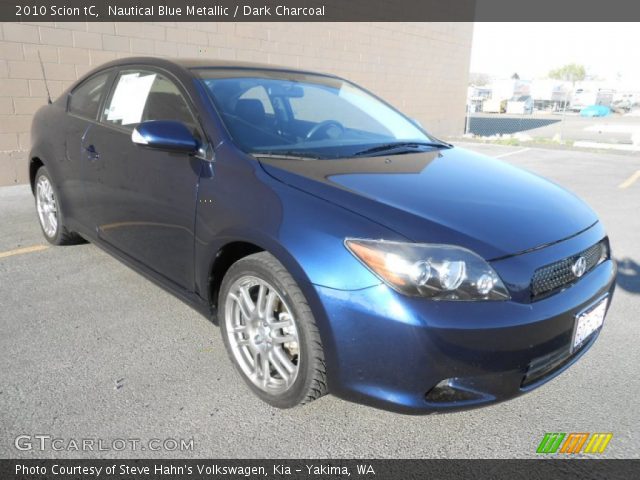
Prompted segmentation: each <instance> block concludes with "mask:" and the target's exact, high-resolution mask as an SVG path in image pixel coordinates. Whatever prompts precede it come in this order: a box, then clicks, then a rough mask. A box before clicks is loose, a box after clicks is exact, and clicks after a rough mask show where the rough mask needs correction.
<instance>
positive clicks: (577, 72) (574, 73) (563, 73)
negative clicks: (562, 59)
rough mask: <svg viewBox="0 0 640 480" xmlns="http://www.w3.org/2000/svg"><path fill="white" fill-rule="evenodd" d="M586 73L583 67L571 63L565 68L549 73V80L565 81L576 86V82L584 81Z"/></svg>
mask: <svg viewBox="0 0 640 480" xmlns="http://www.w3.org/2000/svg"><path fill="white" fill-rule="evenodd" d="M585 76H586V71H585V69H584V66H583V65H578V64H576V63H569V64H568V65H564V66H563V67H560V68H556V69H554V70H551V71H550V72H549V78H553V79H554V80H564V81H565V82H571V83H572V84H573V85H575V83H576V82H580V81H582V80H584V78H585Z"/></svg>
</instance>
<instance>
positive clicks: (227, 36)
mask: <svg viewBox="0 0 640 480" xmlns="http://www.w3.org/2000/svg"><path fill="white" fill-rule="evenodd" d="M472 30H473V27H472V24H468V23H214V22H209V23H181V22H177V23H172V22H168V23H128V22H123V23H117V22H116V23H113V22H104V23H90V22H89V23H87V22H77V23H76V22H72V23H57V22H56V23H1V24H0V185H12V184H16V183H26V182H27V181H28V179H27V168H26V164H27V163H26V162H27V156H28V151H29V148H30V140H29V130H30V126H31V119H32V116H33V114H34V112H35V111H36V110H37V109H38V108H39V107H40V106H41V105H44V104H45V103H46V90H45V84H44V80H43V75H42V70H41V67H40V64H39V62H38V52H40V56H41V57H42V61H43V64H44V70H45V74H46V77H47V81H48V85H49V89H50V91H51V95H52V97H53V98H54V99H55V97H57V96H59V95H60V94H61V93H62V92H63V90H65V89H66V88H67V87H68V86H69V85H71V84H72V83H73V82H74V81H75V80H76V79H77V78H79V77H81V76H82V75H84V74H85V73H86V72H88V71H89V70H91V69H93V68H94V67H96V66H98V65H100V64H102V63H104V62H107V61H109V60H113V59H115V58H120V57H127V56H139V55H150V56H162V57H205V58H218V59H227V60H239V61H249V62H260V63H268V64H275V65H285V66H291V67H297V68H303V69H309V70H316V71H320V72H328V73H334V74H337V75H340V76H344V77H346V78H348V79H350V80H352V81H355V82H356V83H358V84H360V85H362V86H364V87H365V88H367V89H369V90H371V91H373V92H374V93H375V94H377V95H379V96H381V97H382V98H384V99H385V100H387V101H389V102H390V103H391V104H393V105H395V106H396V107H398V108H399V109H401V110H402V111H404V112H405V113H407V114H408V115H410V116H412V117H414V118H416V119H418V120H420V122H421V123H422V124H423V125H424V126H425V127H426V128H427V129H428V130H429V131H431V132H432V133H434V134H435V135H438V136H443V137H446V136H449V135H454V134H459V133H461V132H462V130H463V128H464V112H465V98H466V87H467V80H468V71H469V60H470V54H471V39H472Z"/></svg>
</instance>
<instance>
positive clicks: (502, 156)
mask: <svg viewBox="0 0 640 480" xmlns="http://www.w3.org/2000/svg"><path fill="white" fill-rule="evenodd" d="M528 150H531V149H530V148H521V149H520V150H516V151H515V152H507V153H503V154H502V155H495V156H494V157H493V158H504V157H509V156H511V155H515V154H516V153H522V152H526V151H528Z"/></svg>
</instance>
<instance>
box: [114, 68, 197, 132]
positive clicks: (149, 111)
mask: <svg viewBox="0 0 640 480" xmlns="http://www.w3.org/2000/svg"><path fill="white" fill-rule="evenodd" d="M149 120H175V121H178V122H182V123H184V124H185V125H187V127H189V129H191V130H192V131H193V132H194V134H197V132H198V128H197V122H196V121H195V119H194V117H193V115H192V114H191V111H190V110H189V107H188V105H187V102H186V100H185V99H184V97H183V96H182V94H181V93H180V90H178V87H177V86H176V85H175V84H174V83H173V82H172V81H171V80H169V79H167V78H166V77H165V76H163V75H161V74H159V73H156V72H149V71H140V70H125V71H123V72H121V73H120V75H119V76H118V79H117V80H116V84H115V87H114V89H113V91H112V93H111V97H110V98H109V100H108V101H107V103H106V106H105V110H104V112H103V113H102V121H103V122H105V123H111V124H113V125H120V126H123V127H125V128H127V129H129V130H133V128H134V127H135V126H136V125H137V124H139V123H141V122H146V121H149Z"/></svg>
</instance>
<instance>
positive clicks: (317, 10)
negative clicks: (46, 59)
mask: <svg viewBox="0 0 640 480" xmlns="http://www.w3.org/2000/svg"><path fill="white" fill-rule="evenodd" d="M0 20H1V21H5V22H20V21H25V22H33V21H61V22H62V21H64V22H74V21H76V22H78V21H91V22H105V21H120V22H133V21H136V22H139V21H172V22H186V21H205V22H234V21H235V22H258V21H260V22H301V21H304V22H318V21H324V22H365V21H366V22H369V21H384V22H401V21H412V22H416V21H417V22H431V21H457V22H471V21H480V22H488V21H522V22H532V21H563V22H581V21H596V22H605V21H626V22H628V21H640V2H636V1H632V0H607V1H606V2H603V1H602V0H137V1H129V0H61V1H52V0H0Z"/></svg>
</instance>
